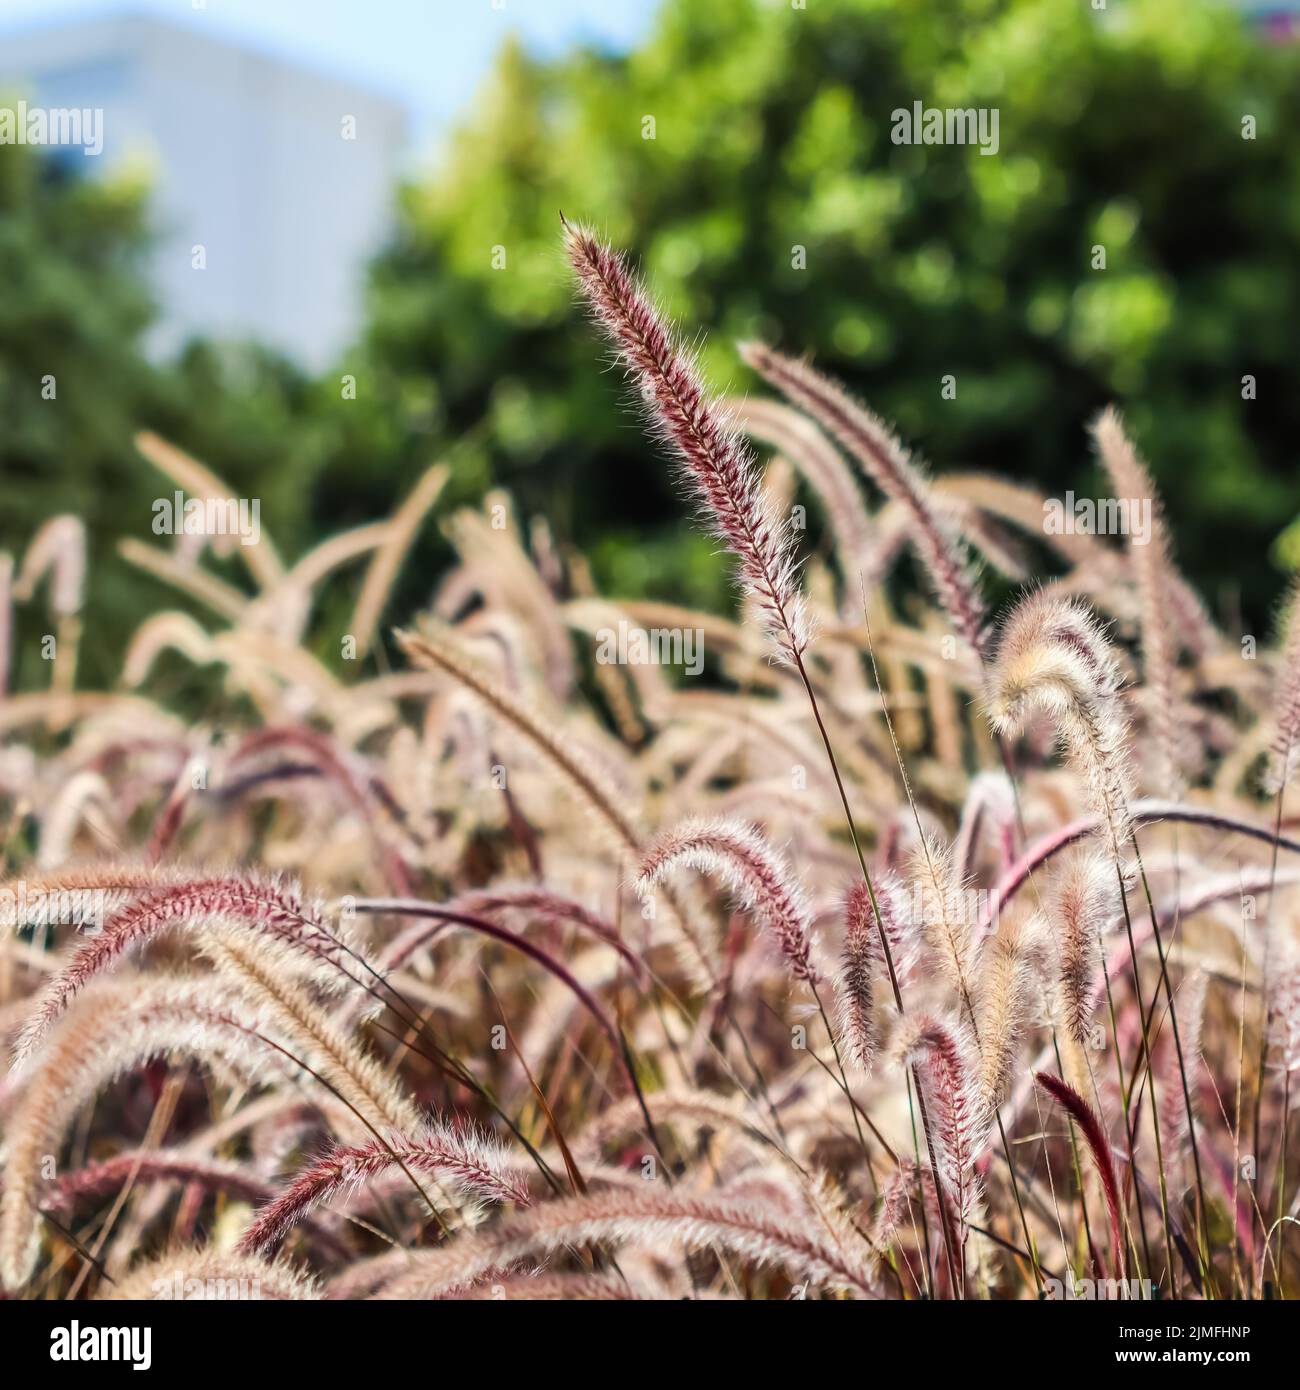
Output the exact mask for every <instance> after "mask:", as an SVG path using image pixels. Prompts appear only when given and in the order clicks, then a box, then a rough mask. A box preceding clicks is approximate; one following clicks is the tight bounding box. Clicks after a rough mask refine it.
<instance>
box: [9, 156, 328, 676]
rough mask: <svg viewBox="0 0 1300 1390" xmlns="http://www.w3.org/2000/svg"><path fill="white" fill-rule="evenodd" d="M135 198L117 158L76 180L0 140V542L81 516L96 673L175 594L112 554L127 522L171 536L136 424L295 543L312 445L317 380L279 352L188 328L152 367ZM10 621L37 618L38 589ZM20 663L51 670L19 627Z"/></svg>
mask: <svg viewBox="0 0 1300 1390" xmlns="http://www.w3.org/2000/svg"><path fill="white" fill-rule="evenodd" d="M147 199H148V188H147V185H146V184H145V183H144V182H142V181H140V180H138V179H136V178H135V177H133V176H132V175H131V174H129V173H128V174H125V175H122V176H119V177H116V178H112V179H106V180H100V179H86V178H84V177H82V176H80V172H79V166H78V164H75V163H74V164H73V165H71V166H70V165H69V164H68V163H67V162H66V161H65V160H62V159H60V158H59V157H58V155H57V153H55V154H52V155H50V154H44V153H41V152H38V151H36V150H34V149H32V148H30V147H24V146H16V145H0V281H2V282H3V283H4V285H5V293H4V295H3V297H2V298H0V412H2V416H3V420H4V430H3V433H0V476H2V477H3V480H4V485H3V502H4V505H3V508H0V547H2V548H4V549H7V550H9V551H11V552H12V553H13V554H14V556H15V559H21V556H22V553H23V551H24V549H25V548H26V545H27V543H28V541H30V539H31V538H32V535H33V534H34V532H35V531H36V530H37V528H38V527H39V526H40V525H41V523H42V522H44V521H46V520H48V519H49V518H50V517H52V516H55V515H57V514H59V513H62V512H71V513H75V514H76V515H77V516H79V517H80V518H81V519H82V521H83V522H84V523H85V526H86V533H87V542H88V548H89V553H90V567H91V569H90V572H91V575H92V578H93V583H92V584H91V585H90V586H89V588H88V592H87V595H86V610H85V612H86V618H87V621H86V623H85V625H84V626H85V634H84V637H83V642H82V649H81V663H80V664H81V671H82V678H83V679H84V680H85V681H87V682H92V683H93V682H107V681H111V680H113V679H114V678H115V677H116V676H117V675H118V673H119V670H120V666H121V659H122V648H123V644H124V642H125V639H126V638H127V636H128V635H129V634H130V632H131V630H132V629H133V628H134V626H135V625H136V623H137V622H138V621H139V619H140V616H141V614H142V613H143V612H145V611H147V610H148V609H149V608H150V607H152V606H156V605H157V604H159V603H162V602H166V603H169V604H175V605H176V606H180V607H184V606H185V605H184V603H183V602H181V601H178V600H177V596H176V594H175V591H174V590H170V589H166V588H164V587H162V586H161V585H159V584H158V583H157V582H156V581H154V580H152V579H149V578H147V577H145V576H143V575H141V574H138V573H136V572H135V571H133V570H132V569H131V568H130V567H129V566H127V565H126V564H124V563H123V562H121V561H120V560H116V559H115V558H114V553H113V552H114V550H115V548H116V546H117V543H118V541H119V540H121V539H122V538H123V537H127V536H133V537H135V538H137V539H139V540H143V541H145V542H147V543H150V544H159V543H161V544H163V545H169V544H170V542H169V541H168V540H167V539H166V538H162V539H161V542H160V539H159V538H157V537H155V536H154V535H153V532H152V522H153V509H152V502H153V499H154V498H156V497H158V496H160V495H170V491H171V485H170V484H168V483H167V482H165V480H163V479H161V478H160V476H159V475H158V474H157V473H156V472H155V471H154V470H153V468H151V467H150V466H149V465H148V464H147V463H145V462H144V460H143V459H142V458H141V457H140V456H139V455H138V454H137V453H136V450H135V448H134V445H133V442H132V441H133V438H134V435H135V433H136V431H137V430H139V429H141V428H146V427H148V428H153V429H156V430H159V431H161V432H162V433H163V434H165V435H166V436H167V437H168V438H171V439H173V440H174V441H175V442H176V443H177V444H179V445H181V446H182V447H184V448H187V449H189V450H190V451H191V452H193V453H195V454H196V455H197V456H199V457H201V458H203V459H204V461H205V462H207V463H208V464H209V465H210V466H211V467H213V468H215V469H216V470H217V472H218V473H220V474H222V475H223V476H227V477H228V478H229V479H230V481H231V484H232V486H233V487H236V488H238V489H239V490H240V493H241V495H248V496H259V497H263V498H264V499H265V502H264V505H265V510H266V513H267V515H268V517H274V518H275V519H276V525H277V529H278V531H279V533H281V534H283V533H285V532H287V533H288V539H289V540H290V541H292V542H295V543H297V542H301V541H302V540H303V539H304V537H305V525H304V522H305V518H306V516H307V514H308V510H309V507H308V492H309V479H308V477H307V472H308V471H309V470H310V469H311V468H312V467H318V466H319V459H320V453H321V451H320V449H319V448H317V449H316V450H315V451H314V452H313V450H312V447H311V446H312V442H313V441H314V440H316V439H317V438H319V437H320V435H319V429H318V428H317V427H315V425H314V422H315V420H316V418H317V414H318V412H317V411H316V408H315V400H316V398H317V395H318V393H319V388H318V387H317V386H316V385H315V384H314V383H312V382H311V381H309V380H307V379H305V378H304V377H303V376H302V375H301V374H300V373H298V372H297V371H295V369H293V368H292V367H291V366H290V365H288V364H287V363H285V362H284V361H282V360H281V359H278V358H276V357H275V356H274V355H272V354H270V353H266V352H263V351H260V350H258V349H256V348H253V347H249V348H221V349H218V348H215V347H213V346H211V345H207V344H202V343H196V344H193V345H191V346H190V347H189V348H187V349H186V351H185V352H184V353H183V354H182V355H181V356H180V358H179V359H178V360H177V361H176V362H174V363H171V364H167V365H165V366H164V365H157V364H154V363H152V362H150V360H149V359H148V358H147V357H146V355H145V354H144V351H143V340H144V335H145V332H146V330H147V329H148V327H149V325H150V324H151V322H152V321H153V317H154V306H153V304H152V302H151V299H150V296H149V293H148V291H147V289H146V287H145V280H144V257H145V253H146V252H147V250H148V246H149V235H148V229H147ZM295 448H297V450H298V452H295ZM299 465H300V466H299ZM230 570H231V575H232V577H238V566H237V564H235V563H233V562H232V563H231V564H230ZM20 621H21V623H22V624H23V627H24V630H25V629H26V628H27V627H29V626H30V627H31V629H32V630H33V631H36V632H44V631H45V630H46V628H47V627H48V621H47V619H46V616H45V610H44V604H43V601H39V600H38V601H37V602H36V603H35V604H34V605H33V607H32V609H31V610H29V611H27V612H24V613H22V614H20ZM15 660H16V662H17V663H18V666H19V669H18V672H17V679H16V682H15V683H16V684H22V685H28V686H31V685H35V686H40V685H44V684H46V683H47V682H48V679H49V674H48V670H47V669H42V668H43V665H44V663H43V662H42V661H41V659H40V656H39V653H38V650H37V647H36V644H35V643H33V642H30V641H24V642H21V643H20V644H19V645H18V647H17V649H16V652H15Z"/></svg>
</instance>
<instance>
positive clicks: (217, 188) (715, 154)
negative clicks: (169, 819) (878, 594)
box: [0, 0, 1300, 682]
mask: <svg viewBox="0 0 1300 1390" xmlns="http://www.w3.org/2000/svg"><path fill="white" fill-rule="evenodd" d="M20 100H25V101H27V102H28V103H30V104H31V105H39V106H42V107H60V108H74V107H75V108H85V109H87V110H93V111H99V112H102V122H103V124H102V136H103V148H102V152H101V153H98V154H87V153H86V152H85V148H84V147H77V146H74V145H63V146H57V147H56V146H38V145H32V144H20V143H0V284H2V285H3V292H2V293H0V545H2V546H4V547H7V548H9V549H11V550H16V549H20V548H21V547H22V546H23V545H24V544H25V542H26V540H27V539H28V538H29V537H30V535H31V533H32V531H33V530H34V529H35V528H36V527H37V526H38V525H39V524H40V523H41V522H42V521H43V520H45V519H46V518H48V517H50V516H52V515H55V514H57V513H60V512H67V511H72V512H76V513H78V514H79V515H81V516H82V517H83V518H84V519H85V520H86V522H87V524H88V525H89V527H90V537H91V551H92V554H91V565H92V573H93V575H94V583H93V585H92V587H91V589H90V593H89V599H88V622H87V627H86V638H85V642H84V645H83V655H82V660H83V668H87V669H86V671H85V674H86V677H87V678H88V679H95V678H98V679H101V680H111V679H114V678H115V677H116V675H117V673H118V666H119V663H120V650H121V646H122V642H123V640H124V638H125V635H126V634H127V633H128V632H129V631H130V630H131V628H132V627H133V626H134V624H135V623H136V622H137V621H138V620H139V618H140V616H141V614H142V613H143V612H144V611H145V610H146V609H147V608H151V607H154V606H156V605H158V604H159V603H162V602H166V603H167V604H168V605H169V606H174V605H175V596H174V594H173V593H171V592H170V591H165V590H163V589H162V588H161V587H160V586H158V585H156V583H155V581H153V580H151V579H150V578H148V577H147V576H145V575H142V574H140V573H137V572H135V571H133V570H132V568H131V567H130V566H129V565H128V564H126V563H125V562H124V561H123V560H122V559H121V557H120V556H119V555H118V554H117V546H118V543H119V542H120V540H121V539H123V538H129V537H137V538H143V539H152V538H151V536H150V523H151V520H152V516H153V512H152V502H153V500H154V499H155V498H156V497H158V496H160V495H167V494H168V489H167V488H166V487H163V486H161V485H160V480H159V478H158V476H157V475H156V474H155V473H154V472H153V471H152V470H151V468H150V467H149V466H148V465H147V464H146V463H144V461H143V460H142V459H141V458H140V457H139V456H138V455H137V454H136V453H135V450H134V448H133V445H132V439H133V435H134V432H135V431H136V430H138V429H140V428H142V427H147V428H151V429H154V430H156V431H158V432H159V433H161V434H163V435H164V436H166V437H167V438H168V439H170V440H172V441H174V442H175V443H177V444H178V445H180V446H182V447H183V448H185V449H186V450H188V451H190V452H191V453H193V454H194V455H195V456H196V457H198V458H200V459H202V460H204V461H205V462H206V463H208V464H209V465H210V466H211V467H212V468H213V469H215V470H216V471H217V472H218V473H219V474H220V475H222V476H223V477H224V478H226V479H227V480H228V481H229V483H230V485H231V486H232V488H235V489H237V490H238V492H239V493H240V495H242V496H245V497H250V498H253V497H255V498H259V499H260V500H261V519H262V526H263V527H264V528H265V529H266V530H268V531H269V532H271V533H272V534H274V536H275V537H276V539H277V541H278V542H279V543H280V544H281V546H282V548H283V549H284V550H286V551H287V552H288V553H289V554H290V555H293V554H295V553H297V552H298V551H299V550H300V549H302V548H305V547H306V546H308V545H309V544H311V543H312V542H313V541H315V540H318V539H320V538H321V537H323V536H324V535H327V534H330V533H332V532H334V531H336V530H339V529H341V528H343V527H345V526H348V525H354V524H357V523H360V522H363V521H368V520H372V519H377V518H380V517H383V516H386V515H388V514H389V513H390V512H391V511H392V510H393V507H394V506H395V504H396V502H397V501H398V500H399V499H400V497H401V496H402V495H403V494H404V493H405V492H406V491H407V490H408V489H409V488H410V486H411V485H412V483H413V482H414V480H415V479H416V478H417V477H418V476H419V474H420V473H421V471H422V470H423V469H424V468H426V467H427V466H428V464H429V463H430V462H432V461H433V460H435V459H437V458H439V457H442V458H445V459H447V460H448V461H449V462H450V463H451V464H452V466H453V482H452V485H451V492H450V494H449V497H450V500H452V501H462V502H463V501H471V500H474V499H476V498H479V497H481V496H482V495H483V494H484V493H485V491H487V490H488V489H489V488H491V487H494V486H502V487H505V488H507V489H508V490H509V491H510V492H511V493H512V494H513V495H514V496H515V497H516V499H517V501H518V503H519V506H520V509H521V512H522V513H523V514H525V515H541V516H544V517H545V518H546V520H547V521H548V522H549V524H550V526H551V528H552V530H553V532H554V534H555V536H556V537H557V538H558V540H559V541H560V542H561V543H563V544H566V545H567V544H573V545H575V546H577V547H579V548H581V549H583V550H585V551H586V552H587V553H588V554H589V555H590V557H591V560H592V564H593V567H594V570H595V575H596V579H597V581H598V582H599V584H600V585H601V586H602V587H603V588H605V589H606V590H608V591H610V592H613V593H617V594H619V595H620V596H627V595H631V594H637V593H641V594H646V593H648V594H651V595H656V596H663V597H672V598H675V599H681V600H685V601H688V602H700V603H706V604H711V603H717V602H720V601H723V599H722V595H723V594H724V593H725V592H726V579H725V572H724V569H725V567H724V565H723V563H722V561H721V560H720V559H719V557H718V556H716V555H715V554H714V553H713V547H712V545H711V543H710V542H708V541H707V540H706V539H704V538H703V537H702V536H700V535H699V534H698V533H697V531H696V530H695V529H694V527H693V526H691V525H690V524H689V522H688V520H687V519H686V518H685V517H684V515H683V509H682V507H681V505H680V503H679V502H678V501H677V500H676V499H675V497H674V496H673V493H672V489H671V486H670V483H669V480H668V478H667V475H666V471H665V469H664V467H663V464H662V461H661V460H660V459H659V458H658V457H657V456H656V454H655V453H654V451H653V449H652V448H650V447H649V446H648V445H647V444H646V443H645V442H644V440H643V437H642V435H641V432H640V428H639V425H638V423H637V421H636V419H635V415H634V413H633V412H631V411H630V410H628V409H627V408H626V401H625V398H622V397H620V394H619V392H618V389H617V388H616V386H615V384H614V382H613V381H612V379H611V378H610V377H609V375H608V374H605V373H602V372H601V371H600V370H598V366H599V359H600V352H599V349H598V347H597V345H596V343H595V341H594V339H593V336H592V334H591V332H590V331H589V330H588V328H587V327H586V326H585V325H584V324H583V323H582V321H581V318H580V315H579V314H578V312H577V310H576V308H575V306H574V301H573V295H572V289H571V285H570V282H569V278H568V276H567V274H566V270H565V266H564V264H563V261H562V258H561V255H560V251H559V238H558V222H559V220H558V213H559V211H560V210H561V209H562V210H563V211H564V213H565V214H566V215H568V216H570V217H577V218H581V219H583V220H587V221H590V222H593V223H595V224H596V225H598V226H599V227H600V228H602V229H604V230H605V231H606V232H608V234H609V235H610V236H611V237H612V238H613V239H614V240H616V241H617V242H619V243H620V244H622V245H624V246H626V247H628V248H629V249H630V250H632V251H633V252H634V254H635V255H636V256H637V257H638V258H639V259H640V261H641V263H642V264H643V266H644V268H645V269H646V271H647V272H648V273H649V275H650V276H651V278H652V280H653V283H654V285H655V287H656V289H657V291H658V292H659V293H660V295H661V296H662V298H663V300H664V301H665V303H666V305H667V306H668V308H669V309H670V310H671V311H672V312H674V313H675V314H678V315H680V316H681V317H682V319H683V320H684V322H685V323H686V324H688V325H690V327H691V330H692V331H695V330H696V329H698V330H701V331H703V332H707V334H708V341H707V346H706V349H705V363H706V366H707V368H708V370H709V373H710V375H711V377H712V378H713V380H714V381H715V383H716V384H717V385H719V386H728V385H729V386H731V387H733V388H735V389H742V390H743V389H750V388H752V387H753V386H754V383H753V382H752V380H750V379H749V378H748V377H747V375H746V373H745V371H744V369H743V367H742V366H741V365H740V363H739V361H738V359H737V356H736V353H735V350H734V343H735V341H736V339H738V338H743V337H753V336H761V337H763V338H767V339H769V340H772V341H774V342H776V343H778V344H779V345H781V346H783V347H785V348H787V349H791V350H796V351H800V352H803V351H807V352H810V353H812V354H813V355H814V357H815V359H816V361H817V362H818V363H819V364H820V365H822V366H823V367H825V368H827V369H828V370H830V371H832V372H834V373H836V374H838V375H840V376H842V377H843V378H844V379H846V380H847V381H848V382H849V383H850V384H851V385H852V387H853V388H854V389H855V390H856V391H858V392H860V393H861V394H862V395H863V396H864V397H865V398H866V399H868V400H869V401H870V402H871V403H872V404H873V405H874V406H875V407H876V408H877V409H878V410H880V411H881V412H882V413H884V414H885V415H886V416H888V417H890V418H892V419H893V420H895V421H896V422H897V424H898V427H899V429H900V430H901V432H902V433H903V434H904V436H905V437H906V438H907V440H908V441H909V442H910V443H911V444H913V445H914V446H915V448H916V449H917V450H918V451H919V452H920V453H922V454H923V455H924V456H926V457H927V458H928V459H930V460H931V462H932V463H933V464H934V466H935V467H936V468H937V469H939V470H942V469H944V468H948V467H951V468H962V469H966V470H972V469H983V470H987V471H991V472H996V473H1001V474H1006V475H1009V476H1012V477H1019V478H1025V479H1029V480H1033V481H1034V482H1036V483H1037V484H1038V485H1040V486H1041V487H1043V488H1045V489H1046V490H1047V491H1048V492H1049V493H1051V494H1053V495H1057V496H1060V495H1063V494H1064V492H1065V491H1066V489H1074V490H1075V491H1076V492H1078V493H1080V494H1081V495H1095V494H1096V491H1097V490H1098V488H1099V480H1098V477H1097V474H1096V471H1095V470H1094V469H1093V467H1092V464H1091V461H1090V459H1089V457H1088V453H1087V448H1086V444H1085V436H1084V427H1085V424H1086V422H1087V420H1088V419H1089V418H1090V416H1091V415H1092V414H1093V413H1094V412H1095V411H1096V410H1097V409H1098V408H1099V407H1100V406H1101V405H1103V404H1104V403H1106V402H1107V401H1111V400H1115V401H1118V402H1119V403H1120V404H1121V405H1122V406H1123V408H1124V409H1125V411H1126V412H1127V415H1128V418H1129V421H1130V424H1131V426H1132V428H1133V431H1134V433H1135V434H1136V436H1137V438H1138V439H1139V440H1140V441H1141V444H1142V446H1143V448H1144V450H1145V452H1146V453H1147V454H1148V456H1149V458H1150V461H1151V463H1152V465H1153V468H1154V470H1155V472H1156V474H1157V477H1158V479H1159V481H1160V483H1161V485H1162V487H1163V489H1164V492H1165V495H1166V497H1167V501H1168V510H1169V513H1170V517H1171V521H1172V525H1173V530H1174V534H1175V536H1176V538H1177V544H1178V559H1179V561H1180V563H1181V564H1182V565H1183V566H1184V568H1185V569H1186V570H1187V571H1188V572H1189V574H1190V575H1191V577H1192V578H1193V580H1194V581H1195V582H1196V584H1197V585H1198V587H1199V588H1200V589H1201V591H1202V592H1203V593H1204V594H1205V596H1206V598H1207V601H1208V602H1209V604H1210V606H1211V608H1212V609H1213V610H1214V611H1215V613H1216V616H1218V617H1219V618H1221V619H1222V620H1223V621H1225V622H1226V623H1228V624H1229V625H1230V626H1237V625H1241V626H1245V627H1246V628H1247V629H1250V628H1254V629H1255V630H1261V629H1262V627H1263V625H1264V624H1266V623H1267V621H1268V619H1269V616H1270V614H1271V612H1272V608H1273V605H1274V604H1275V602H1276V598H1277V596H1278V594H1279V593H1280V591H1281V589H1282V587H1283V583H1284V576H1285V575H1286V574H1287V573H1288V572H1290V571H1292V570H1294V569H1295V568H1296V567H1297V566H1298V565H1300V519H1298V518H1300V467H1297V463H1296V441H1297V440H1300V389H1297V385H1298V383H1297V373H1296V345H1297V325H1298V324H1300V302H1297V301H1298V299H1300V294H1298V289H1300V141H1297V139H1296V131H1297V130H1300V3H1286V0H1274V3H1268V4H1249V3H1228V2H1227V0H1218V2H1217V3H1209V0H806V3H805V2H804V0H709V2H708V3H707V4H704V3H699V2H698V0H364V3H363V2H362V0H277V3H274V4H269V3H266V0H153V2H152V3H143V0H137V3H136V4H134V5H132V6H130V7H123V6H122V5H121V4H117V3H113V2H112V0H30V3H29V0H0V108H2V107H8V108H11V109H17V103H18V102H19V101H20ZM915 102H922V103H924V105H926V106H929V107H985V108H996V109H997V110H998V112H999V147H998V150H997V153H996V155H992V156H984V155H981V153H980V151H979V150H978V148H973V147H969V146H966V147H962V146H952V145H934V146H926V145H896V144H894V143H892V142H891V139H890V130H891V112H892V111H893V110H895V109H896V108H900V107H906V108H911V107H912V105H913V103H915ZM3 129H4V127H3V124H0V137H2V136H3ZM1099 250H1100V252H1101V253H1102V254H1101V256H1100V257H1099V255H1098V252H1099ZM1103 262H1104V264H1103ZM949 376H950V377H953V378H955V380H956V388H957V389H956V394H955V397H954V398H952V399H947V398H945V397H944V395H943V394H942V393H941V382H942V380H943V378H945V377H949ZM51 380H52V381H53V383H54V387H53V392H51V389H50V381H51ZM440 546H441V541H440V539H439V537H438V535H437V532H436V527H432V528H430V534H429V535H428V536H426V537H425V538H424V540H423V541H422V544H421V548H420V550H419V551H418V552H417V553H418V561H419V562H418V563H417V564H416V565H414V566H412V567H411V573H412V575H413V577H412V578H411V579H410V580H408V581H407V582H408V590H407V591H406V592H405V593H404V594H403V595H402V596H401V597H402V598H403V599H405V600H406V601H407V602H408V603H409V605H410V606H414V605H415V604H418V603H420V602H421V601H423V600H424V599H425V598H426V597H427V595H428V592H429V591H430V589H431V587H432V585H433V583H434V582H435V579H436V573H437V567H438V564H439V562H440V556H441V554H442V552H441V550H440ZM22 674H23V673H22V670H21V669H20V670H19V671H18V672H17V678H18V680H19V682H21V681H22Z"/></svg>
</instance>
